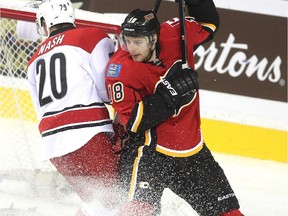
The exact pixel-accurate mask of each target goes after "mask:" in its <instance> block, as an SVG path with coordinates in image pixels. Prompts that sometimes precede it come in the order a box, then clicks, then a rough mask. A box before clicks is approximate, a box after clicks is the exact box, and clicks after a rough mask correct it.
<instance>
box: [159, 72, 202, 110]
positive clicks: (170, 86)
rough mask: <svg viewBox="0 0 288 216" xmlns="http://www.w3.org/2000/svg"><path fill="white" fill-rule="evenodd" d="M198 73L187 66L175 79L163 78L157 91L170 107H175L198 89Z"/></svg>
mask: <svg viewBox="0 0 288 216" xmlns="http://www.w3.org/2000/svg"><path fill="white" fill-rule="evenodd" d="M198 89H199V85H198V74H197V72H196V71H193V70H192V69H191V68H185V69H183V70H182V71H181V73H180V74H179V75H178V76H177V77H175V78H173V79H171V80H170V79H162V81H161V82H160V83H159V84H158V86H157V89H156V92H159V93H160V94H161V95H162V96H163V98H164V99H165V101H166V102H167V104H168V106H169V107H173V108H175V107H176V106H177V105H178V104H179V103H180V101H181V99H182V97H183V96H185V95H186V94H190V93H195V92H196V91H198Z"/></svg>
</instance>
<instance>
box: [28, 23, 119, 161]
mask: <svg viewBox="0 0 288 216" xmlns="http://www.w3.org/2000/svg"><path fill="white" fill-rule="evenodd" d="M113 52H114V45H113V41H112V40H111V39H110V38H109V37H108V36H107V34H106V33H104V32H102V30H99V29H96V28H75V29H70V30H66V31H64V32H60V33H58V34H55V35H54V36H51V37H49V38H48V39H46V40H45V41H44V42H43V43H42V44H41V45H40V46H39V48H38V50H37V51H36V53H35V54H34V55H33V56H32V58H31V59H30V61H29V64H28V67H27V70H28V80H29V84H30V93H31V96H32V100H33V104H34V106H35V109H36V113H37V116H38V119H39V122H40V123H39V131H40V133H41V136H42V145H43V160H48V159H50V158H53V157H59V156H62V155H65V154H67V153H70V152H73V151H75V150H77V149H79V148H81V147H82V146H83V145H85V143H87V142H88V141H89V140H90V139H91V138H92V137H93V136H95V135H96V134H97V133H99V132H113V128H112V123H111V120H110V118H109V113H108V110H107V108H106V107H105V105H104V103H103V102H107V101H108V96H107V93H106V89H105V67H106V64H107V62H108V60H109V56H110V55H111V54H112V53H113Z"/></svg>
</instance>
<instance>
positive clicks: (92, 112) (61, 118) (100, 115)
mask: <svg viewBox="0 0 288 216" xmlns="http://www.w3.org/2000/svg"><path fill="white" fill-rule="evenodd" d="M101 122H102V123H101ZM103 122H107V123H109V122H110V123H111V120H110V119H109V113H108V110H107V109H106V107H92V108H91V107H84V108H77V109H73V110H65V111H61V112H58V113H55V114H53V115H49V116H46V117H43V118H42V120H41V121H40V124H39V131H40V133H41V134H42V136H43V135H44V134H45V133H49V134H53V132H52V131H53V130H59V129H60V128H64V127H67V129H69V128H70V129H72V128H71V127H72V126H73V129H75V128H80V127H83V126H84V125H86V127H88V126H89V125H90V126H93V125H94V126H95V123H96V126H97V125H102V124H103ZM80 125H82V126H80ZM62 130H63V129H62Z"/></svg>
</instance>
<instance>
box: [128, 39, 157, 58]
mask: <svg viewBox="0 0 288 216" xmlns="http://www.w3.org/2000/svg"><path fill="white" fill-rule="evenodd" d="M125 43H126V46H127V49H128V51H129V53H130V55H131V57H132V59H133V60H134V61H137V62H145V61H148V60H149V59H148V58H150V57H151V44H150V43H149V42H148V38H147V37H128V36H125Z"/></svg>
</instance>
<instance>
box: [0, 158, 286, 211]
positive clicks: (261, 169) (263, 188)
mask: <svg viewBox="0 0 288 216" xmlns="http://www.w3.org/2000/svg"><path fill="white" fill-rule="evenodd" d="M214 156H215V158H216V160H217V161H218V162H219V163H220V164H221V166H222V168H223V169H224V171H225V173H226V175H227V177H228V179H229V181H230V183H231V185H232V187H233V189H234V191H235V193H236V195H237V197H238V199H239V201H240V205H241V210H242V212H243V213H244V214H245V216H271V215H273V216H287V215H288V207H287V204H288V164H287V163H279V162H273V161H265V160H258V159H252V158H247V157H240V156H235V155H227V154H220V153H214ZM0 184H1V182H0ZM162 199H163V200H162V201H163V211H162V214H161V216H177V215H179V216H186V215H187V216H188V215H189V216H194V215H197V214H196V213H195V212H193V210H192V209H191V208H190V206H189V205H188V204H187V203H185V202H184V201H183V200H181V199H180V198H178V197H177V196H176V195H175V194H173V193H172V192H171V191H169V190H165V192H164V195H163V198H162ZM11 204H13V208H14V209H25V210H28V209H30V210H31V212H32V210H33V212H37V213H38V214H37V215H39V216H60V215H61V216H62V215H63V216H70V215H71V216H73V215H74V213H75V211H76V210H77V209H78V207H79V205H80V202H79V199H78V198H77V196H76V195H75V194H70V195H69V196H67V197H65V198H64V199H63V197H62V198H61V202H57V201H56V200H53V201H52V200H51V199H49V197H47V196H46V197H43V198H37V199H35V198H31V197H30V196H28V194H26V195H24V196H23V194H22V195H17V194H15V193H14V194H9V193H4V192H3V191H0V215H1V216H4V215H5V216H6V215H8V214H3V213H2V214H1V209H2V210H3V209H4V208H9V207H10V206H11ZM10 215H11V214H10ZM17 215H20V214H15V216H17ZM21 215H22V214H21ZM25 215H26V214H25ZM33 215H34V214H33Z"/></svg>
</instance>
